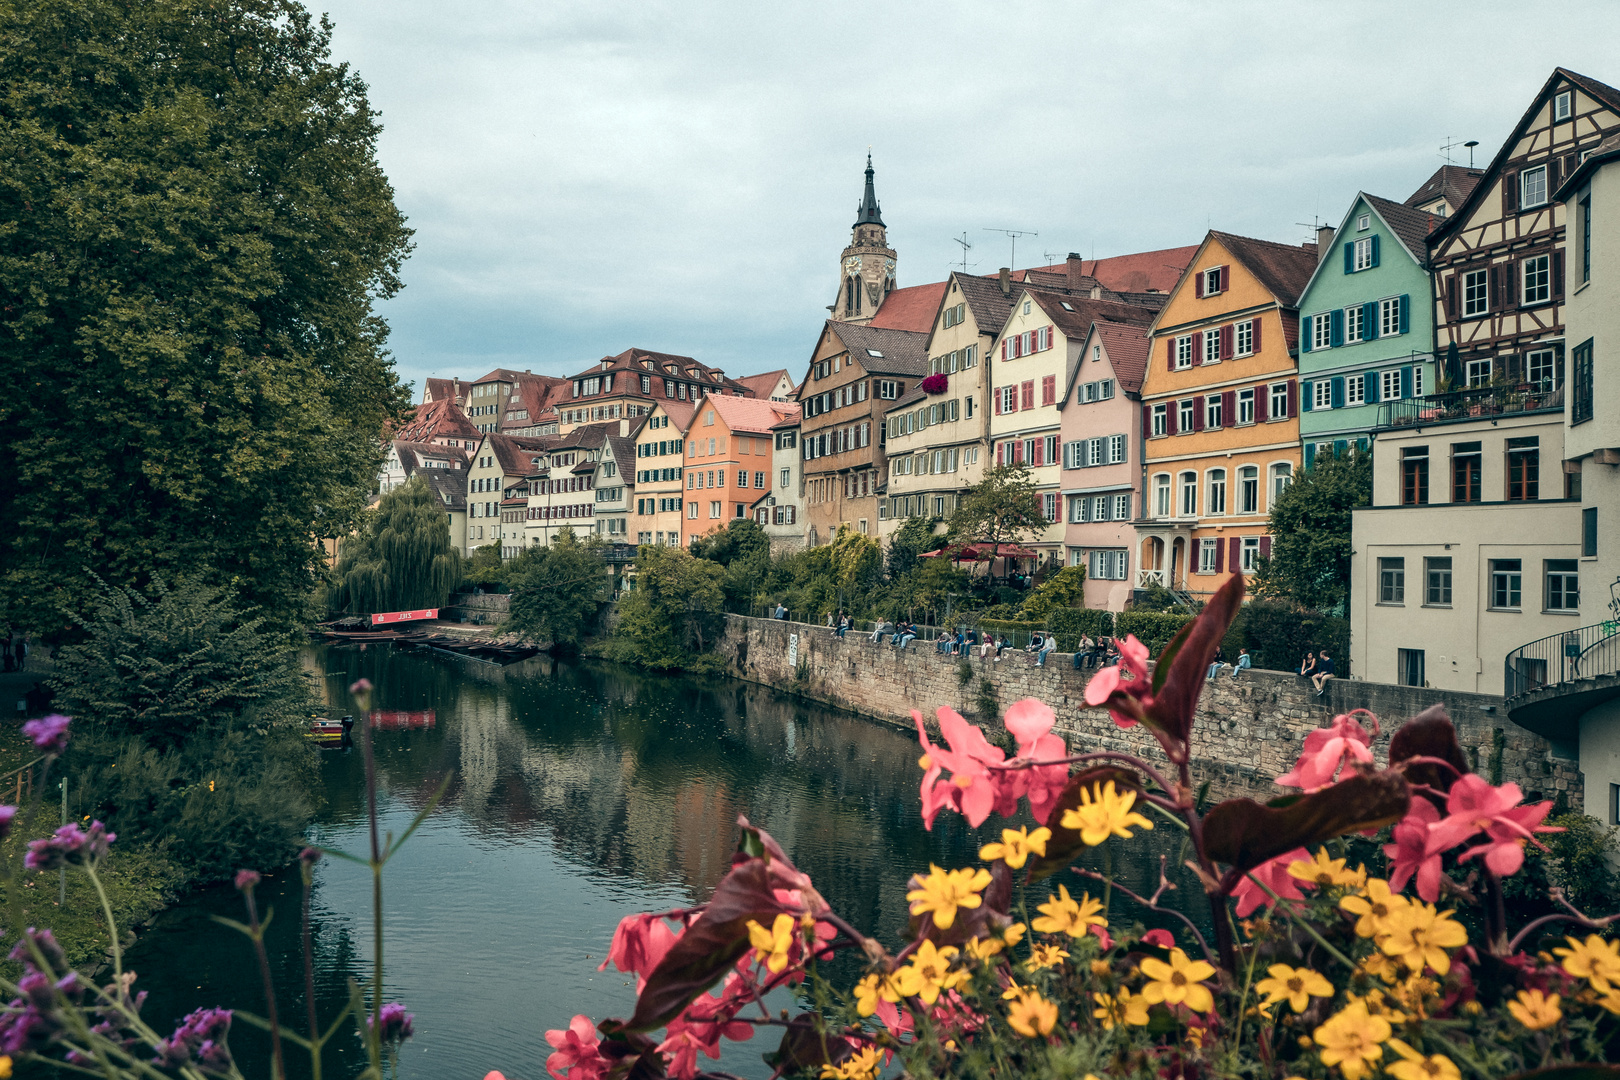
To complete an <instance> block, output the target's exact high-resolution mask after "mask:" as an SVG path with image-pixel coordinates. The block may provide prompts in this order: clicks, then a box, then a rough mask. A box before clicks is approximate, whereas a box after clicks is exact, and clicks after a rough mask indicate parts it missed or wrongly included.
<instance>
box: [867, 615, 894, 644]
mask: <svg viewBox="0 0 1620 1080" xmlns="http://www.w3.org/2000/svg"><path fill="white" fill-rule="evenodd" d="M893 629H894V624H893V623H891V622H890V621H889V620H888V619H879V620H878V624H877V627H876V628H875V629H874V630H873V631H872V644H874V645H881V644H883V635H884V634H887V633H889V632H890V631H891V630H893Z"/></svg>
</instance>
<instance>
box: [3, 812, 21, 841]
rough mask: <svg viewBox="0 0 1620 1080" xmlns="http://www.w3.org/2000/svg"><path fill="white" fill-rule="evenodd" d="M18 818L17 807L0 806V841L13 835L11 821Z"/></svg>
mask: <svg viewBox="0 0 1620 1080" xmlns="http://www.w3.org/2000/svg"><path fill="white" fill-rule="evenodd" d="M16 816H17V808H16V807H15V806H0V840H4V839H5V838H6V837H8V836H10V835H11V819H12V818H14V817H16Z"/></svg>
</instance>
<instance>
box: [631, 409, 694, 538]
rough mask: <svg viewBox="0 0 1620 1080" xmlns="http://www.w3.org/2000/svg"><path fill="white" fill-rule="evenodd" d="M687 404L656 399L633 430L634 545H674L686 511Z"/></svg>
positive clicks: (632, 526) (632, 515) (632, 524)
mask: <svg viewBox="0 0 1620 1080" xmlns="http://www.w3.org/2000/svg"><path fill="white" fill-rule="evenodd" d="M691 423H692V403H690V402H686V401H669V400H664V401H659V402H658V403H657V404H656V405H654V406H653V407H652V411H651V412H650V413H649V414H648V415H647V422H646V423H645V424H643V425H642V427H641V430H640V431H639V432H637V433H636V458H635V478H636V482H635V492H634V499H635V505H633V506H632V507H631V508H630V526H629V528H630V535H631V537H632V538H633V539H634V541H635V542H636V543H637V544H658V545H660V546H664V545H667V546H670V547H679V546H680V543H681V530H682V528H683V519H682V514H683V513H684V512H685V511H684V509H683V504H684V502H685V494H686V489H685V483H686V480H685V476H686V470H685V458H686V429H687V427H688V426H689V425H690V424H691Z"/></svg>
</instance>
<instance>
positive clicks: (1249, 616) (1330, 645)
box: [1221, 599, 1350, 678]
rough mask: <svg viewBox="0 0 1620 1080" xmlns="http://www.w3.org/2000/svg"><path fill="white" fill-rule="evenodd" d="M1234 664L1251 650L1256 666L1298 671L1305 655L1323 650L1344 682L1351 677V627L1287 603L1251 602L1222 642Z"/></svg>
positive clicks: (1241, 611) (1282, 601) (1343, 620)
mask: <svg viewBox="0 0 1620 1080" xmlns="http://www.w3.org/2000/svg"><path fill="white" fill-rule="evenodd" d="M1221 648H1222V649H1223V650H1224V651H1225V652H1226V660H1227V662H1228V663H1231V662H1232V661H1233V660H1234V659H1235V658H1236V657H1237V654H1238V650H1239V649H1244V648H1246V649H1248V650H1249V655H1250V656H1252V657H1253V658H1254V659H1253V663H1254V666H1255V667H1257V668H1268V669H1270V670H1272V671H1297V670H1299V662H1300V660H1301V659H1302V658H1303V657H1304V655H1305V653H1306V652H1320V651H1321V650H1323V649H1326V650H1327V651H1328V655H1329V656H1331V657H1333V666H1334V668H1335V669H1336V670H1337V671H1338V674H1339V677H1340V678H1343V677H1345V676H1347V675H1349V674H1350V623H1349V621H1348V620H1347V619H1341V618H1339V617H1338V616H1336V615H1323V614H1322V613H1321V612H1319V611H1311V610H1310V609H1308V608H1303V607H1300V606H1299V605H1298V604H1294V603H1292V602H1290V601H1287V600H1261V599H1256V600H1250V601H1249V602H1248V603H1246V604H1244V605H1243V607H1242V608H1241V609H1240V610H1239V611H1238V614H1237V618H1236V619H1233V620H1232V626H1231V628H1230V629H1228V630H1227V631H1226V637H1225V638H1223V639H1222V640H1221Z"/></svg>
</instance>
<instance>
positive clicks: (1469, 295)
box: [1462, 270, 1491, 319]
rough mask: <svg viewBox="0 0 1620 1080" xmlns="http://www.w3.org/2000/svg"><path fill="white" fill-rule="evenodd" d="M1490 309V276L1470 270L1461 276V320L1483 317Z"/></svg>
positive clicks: (1483, 272) (1480, 271)
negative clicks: (1476, 316) (1477, 316)
mask: <svg viewBox="0 0 1620 1080" xmlns="http://www.w3.org/2000/svg"><path fill="white" fill-rule="evenodd" d="M1490 309H1491V305H1490V274H1489V273H1488V272H1487V271H1485V270H1470V271H1469V272H1468V273H1466V274H1464V275H1463V311H1462V313H1463V318H1465V319H1466V318H1471V317H1473V316H1475V315H1483V314H1485V313H1486V312H1488V311H1489V310H1490Z"/></svg>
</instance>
